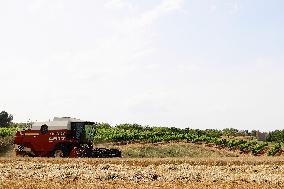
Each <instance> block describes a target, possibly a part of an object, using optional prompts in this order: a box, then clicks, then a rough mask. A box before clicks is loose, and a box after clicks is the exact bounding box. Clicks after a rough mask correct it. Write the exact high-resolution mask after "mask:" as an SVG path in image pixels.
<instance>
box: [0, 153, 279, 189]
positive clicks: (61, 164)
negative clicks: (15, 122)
mask: <svg viewBox="0 0 284 189" xmlns="http://www.w3.org/2000/svg"><path fill="white" fill-rule="evenodd" d="M283 176H284V159H283V158H258V157H255V158H245V159H242V158H226V159H186V158H184V159H181V158H169V159H51V158H50V159H48V158H1V159H0V188H50V187H52V188H54V187H56V188H83V187H84V188H283V187H284V177H283Z"/></svg>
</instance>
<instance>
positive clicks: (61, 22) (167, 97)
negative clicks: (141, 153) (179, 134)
mask: <svg viewBox="0 0 284 189" xmlns="http://www.w3.org/2000/svg"><path fill="white" fill-rule="evenodd" d="M283 6H284V2H283V1H281V0H271V1H264V0H262V1H261V0H248V1H245V0H191V1H190V0H188V1H186V0H144V1H134V0H105V1H101V0H95V1H91V0H86V1H83V2H82V1H80V2H79V1H74V0H57V1H55V0H49V1H48V0H28V1H20V0H13V1H1V2H0V23H1V30H0V42H1V43H0V50H1V53H0V64H1V69H0V85H1V86H2V89H3V92H1V98H0V110H6V111H8V112H9V113H12V114H13V115H14V118H15V121H23V122H25V121H27V120H28V119H31V120H33V121H35V120H41V121H44V120H48V119H51V118H52V117H53V116H71V117H77V118H81V119H87V120H92V121H98V122H109V123H111V124H119V123H125V122H127V123H134V122H135V123H140V124H143V125H147V124H148V125H157V126H175V127H181V128H184V127H193V128H202V129H205V128H225V127H235V128H238V129H260V130H272V129H282V128H283V123H284V116H283V107H284V100H283V96H284V89H283V87H282V84H283V81H284V75H283V73H284V72H283V71H284V66H283V63H284V62H283V61H284V57H283V49H284V37H283V34H284V31H283V30H284V28H283V27H284V24H283V21H284V13H283ZM4 89H5V90H4Z"/></svg>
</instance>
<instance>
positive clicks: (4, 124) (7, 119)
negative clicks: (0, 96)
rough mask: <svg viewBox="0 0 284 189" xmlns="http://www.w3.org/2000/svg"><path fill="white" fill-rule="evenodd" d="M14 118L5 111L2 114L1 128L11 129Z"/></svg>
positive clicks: (0, 114) (0, 119)
mask: <svg viewBox="0 0 284 189" xmlns="http://www.w3.org/2000/svg"><path fill="white" fill-rule="evenodd" d="M12 120H13V116H12V115H11V114H8V113H7V112H5V111H2V112H0V127H9V126H10V123H11V122H12Z"/></svg>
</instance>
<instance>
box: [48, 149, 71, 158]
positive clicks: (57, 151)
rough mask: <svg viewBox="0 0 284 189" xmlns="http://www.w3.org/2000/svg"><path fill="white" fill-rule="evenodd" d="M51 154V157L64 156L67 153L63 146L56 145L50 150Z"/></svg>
mask: <svg viewBox="0 0 284 189" xmlns="http://www.w3.org/2000/svg"><path fill="white" fill-rule="evenodd" d="M51 155H52V157H55V158H60V157H66V156H67V155H68V153H67V151H66V149H65V148H64V147H58V148H56V149H55V150H53V151H52V154H51Z"/></svg>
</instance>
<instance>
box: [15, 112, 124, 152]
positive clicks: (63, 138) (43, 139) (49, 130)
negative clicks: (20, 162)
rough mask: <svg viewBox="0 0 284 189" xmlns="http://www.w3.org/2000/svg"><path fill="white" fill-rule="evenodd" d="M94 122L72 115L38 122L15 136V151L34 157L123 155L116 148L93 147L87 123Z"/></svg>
mask: <svg viewBox="0 0 284 189" xmlns="http://www.w3.org/2000/svg"><path fill="white" fill-rule="evenodd" d="M93 124H94V123H93V122H88V121H82V120H79V119H75V118H70V117H62V118H58V117H55V118H54V120H53V121H48V122H36V123H34V124H33V125H32V128H31V129H29V130H23V131H18V132H17V133H16V136H15V146H16V154H17V155H18V156H32V157H98V158H108V157H121V151H119V150H117V149H106V148H93V146H92V143H91V142H90V141H87V140H86V134H85V127H86V126H87V125H93Z"/></svg>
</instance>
